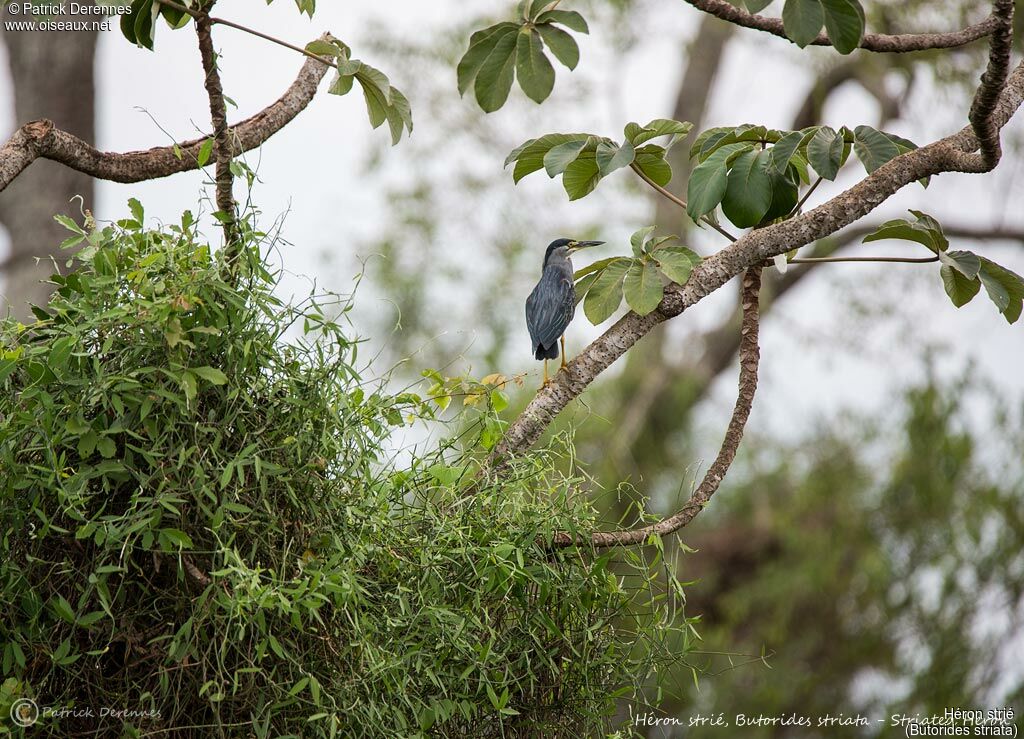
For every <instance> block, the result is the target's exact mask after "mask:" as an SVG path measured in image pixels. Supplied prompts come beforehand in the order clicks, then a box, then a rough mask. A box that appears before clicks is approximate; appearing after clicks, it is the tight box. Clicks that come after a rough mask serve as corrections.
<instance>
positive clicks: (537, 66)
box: [516, 28, 555, 103]
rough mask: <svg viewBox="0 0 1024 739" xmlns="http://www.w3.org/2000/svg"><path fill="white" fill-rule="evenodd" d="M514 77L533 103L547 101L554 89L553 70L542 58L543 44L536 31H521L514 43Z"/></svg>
mask: <svg viewBox="0 0 1024 739" xmlns="http://www.w3.org/2000/svg"><path fill="white" fill-rule="evenodd" d="M516 75H517V76H518V77H519V86H520V87H522V88H523V92H525V93H526V96H527V97H528V98H530V99H531V100H533V101H534V102H535V103H542V102H544V101H545V100H547V98H548V95H550V94H551V90H552V89H554V87H555V68H554V67H552V66H551V62H549V61H548V58H547V57H546V56H544V42H543V41H542V40H541V37H540V34H539V33H538V32H537V30H536V29H533V28H531V29H525V28H524V29H523V30H522V31H520V32H519V40H518V41H517V43H516Z"/></svg>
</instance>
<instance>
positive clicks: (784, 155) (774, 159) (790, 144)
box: [768, 131, 803, 174]
mask: <svg viewBox="0 0 1024 739" xmlns="http://www.w3.org/2000/svg"><path fill="white" fill-rule="evenodd" d="M802 141H803V134H801V133H800V132H799V131H788V132H787V133H786V134H785V135H784V136H783V137H782V138H781V139H779V140H778V141H776V142H775V143H774V144H772V148H771V149H770V150H769V152H768V165H769V166H770V167H771V169H772V170H773V171H775V172H777V173H778V174H785V172H786V168H787V167H788V166H789V160H790V159H792V158H793V154H795V153H796V150H797V149H798V148H799V147H800V143H801V142H802Z"/></svg>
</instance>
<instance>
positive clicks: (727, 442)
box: [552, 267, 761, 547]
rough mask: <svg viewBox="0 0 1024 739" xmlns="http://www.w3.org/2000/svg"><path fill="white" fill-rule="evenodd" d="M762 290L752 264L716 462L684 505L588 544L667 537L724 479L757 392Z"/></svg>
mask: <svg viewBox="0 0 1024 739" xmlns="http://www.w3.org/2000/svg"><path fill="white" fill-rule="evenodd" d="M760 291H761V268H760V267H751V268H749V269H748V270H747V271H746V272H745V273H744V274H743V289H742V291H741V302H742V306H743V321H742V323H741V324H740V380H739V392H738V393H737V395H736V405H735V407H734V408H733V411H732V417H731V418H730V419H729V426H728V428H727V429H726V432H725V439H724V440H723V441H722V446H721V448H720V449H719V450H718V456H717V457H715V461H714V462H713V463H712V464H711V466H710V467H709V468H708V471H707V472H706V473H704V479H703V480H701V483H700V485H698V486H697V489H696V490H694V491H693V494H691V495H690V499H689V500H688V501H687V502H686V505H685V506H683V507H682V509H680V510H679V511H678V512H677V513H675V514H673V515H671V516H669V517H668V518H664V519H662V520H661V521H658V522H657V523H653V524H650V525H648V526H641V527H640V528H636V529H629V530H626V531H598V532H594V533H593V534H591V535H590V543H591V544H592V545H593V546H595V547H615V546H631V545H635V544H643V543H644V542H646V541H647V539H648V538H649V537H650V536H651V535H653V534H657V535H658V536H666V535H668V534H671V533H673V532H675V531H678V530H679V529H681V528H682V527H683V526H686V525H687V524H688V523H690V521H692V520H693V519H694V518H695V517H696V516H697V514H698V513H700V512H701V511H702V510H704V506H706V505H707V504H708V501H709V500H711V496H712V495H714V494H715V491H717V490H718V488H719V486H720V485H721V484H722V480H724V479H725V475H726V473H727V472H728V471H729V467H731V466H732V463H733V460H734V459H736V451H737V450H738V449H739V446H740V441H741V440H742V439H743V429H744V428H745V427H746V425H747V419H748V418H749V417H750V408H751V406H752V405H753V403H754V393H755V392H757V368H758V364H759V362H760V357H761V350H760V348H759V347H758V345H757V334H758V324H759V316H760V302H759V296H760ZM577 543H579V542H578V541H577V539H576V537H574V536H572V535H570V534H566V533H564V532H560V533H557V534H556V535H555V536H554V538H553V541H552V544H553V546H556V547H568V546H573V545H574V544H577Z"/></svg>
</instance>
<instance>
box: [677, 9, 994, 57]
mask: <svg viewBox="0 0 1024 739" xmlns="http://www.w3.org/2000/svg"><path fill="white" fill-rule="evenodd" d="M686 2H688V3H689V4H690V5H692V6H693V7H695V8H697V10H702V11H704V12H705V13H710V14H711V15H713V16H715V17H716V18H721V19H722V20H724V21H728V22H729V23H734V24H736V25H737V26H742V27H744V28H752V29H754V30H756V31H764V32H765V33H770V34H772V35H773V36H778V37H779V38H784V39H786V40H787V41H788V40H789V38H788V37H787V36H786V31H785V29H784V28H783V25H782V19H781V18H768V17H766V16H763V15H755V14H753V13H748V12H747V11H746V10H743V9H742V8H740V7H738V6H736V5H733V4H731V3H729V2H726V0H686ZM998 25H999V22H998V20H997V19H996V18H995V16H994V14H993V15H990V16H989V17H988V18H986V19H985V20H983V21H981V22H980V23H975V24H974V25H971V26H967V28H963V29H961V30H959V31H950V32H946V33H904V34H897V35H888V34H881V33H866V34H864V38H863V39H861V42H860V48H862V49H864V50H865V51H879V52H890V53H901V52H908V51H926V50H929V49H952V48H954V47H957V46H963V45H964V44H969V43H971V42H972V41H977V40H978V39H980V38H984V37H985V36H987V35H989V34H990V33H992V32H993V31H994V30H995V29H996V28H997V26H998ZM811 44H812V45H814V46H831V45H832V42H831V41H829V38H828V36H827V35H825V34H824V33H821V34H819V35H818V37H817V38H816V39H814V40H813V41H812V42H811Z"/></svg>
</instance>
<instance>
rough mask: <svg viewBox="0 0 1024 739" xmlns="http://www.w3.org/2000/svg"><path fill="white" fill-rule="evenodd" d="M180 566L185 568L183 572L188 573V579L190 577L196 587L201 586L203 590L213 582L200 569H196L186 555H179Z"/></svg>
mask: <svg viewBox="0 0 1024 739" xmlns="http://www.w3.org/2000/svg"><path fill="white" fill-rule="evenodd" d="M181 564H182V565H183V566H184V567H185V572H187V573H188V575H189V577H191V578H192V580H193V581H195V582H196V583H197V584H198V585H201V586H203V587H204V588H205V587H206V586H207V585H209V584H210V583H211V582H213V580H211V579H210V576H209V575H207V574H206V573H205V572H203V571H202V570H201V569H199V568H198V567H196V565H195V563H194V562H193V561H192V560H191V559H189V557H188V555H187V554H182V555H181Z"/></svg>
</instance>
